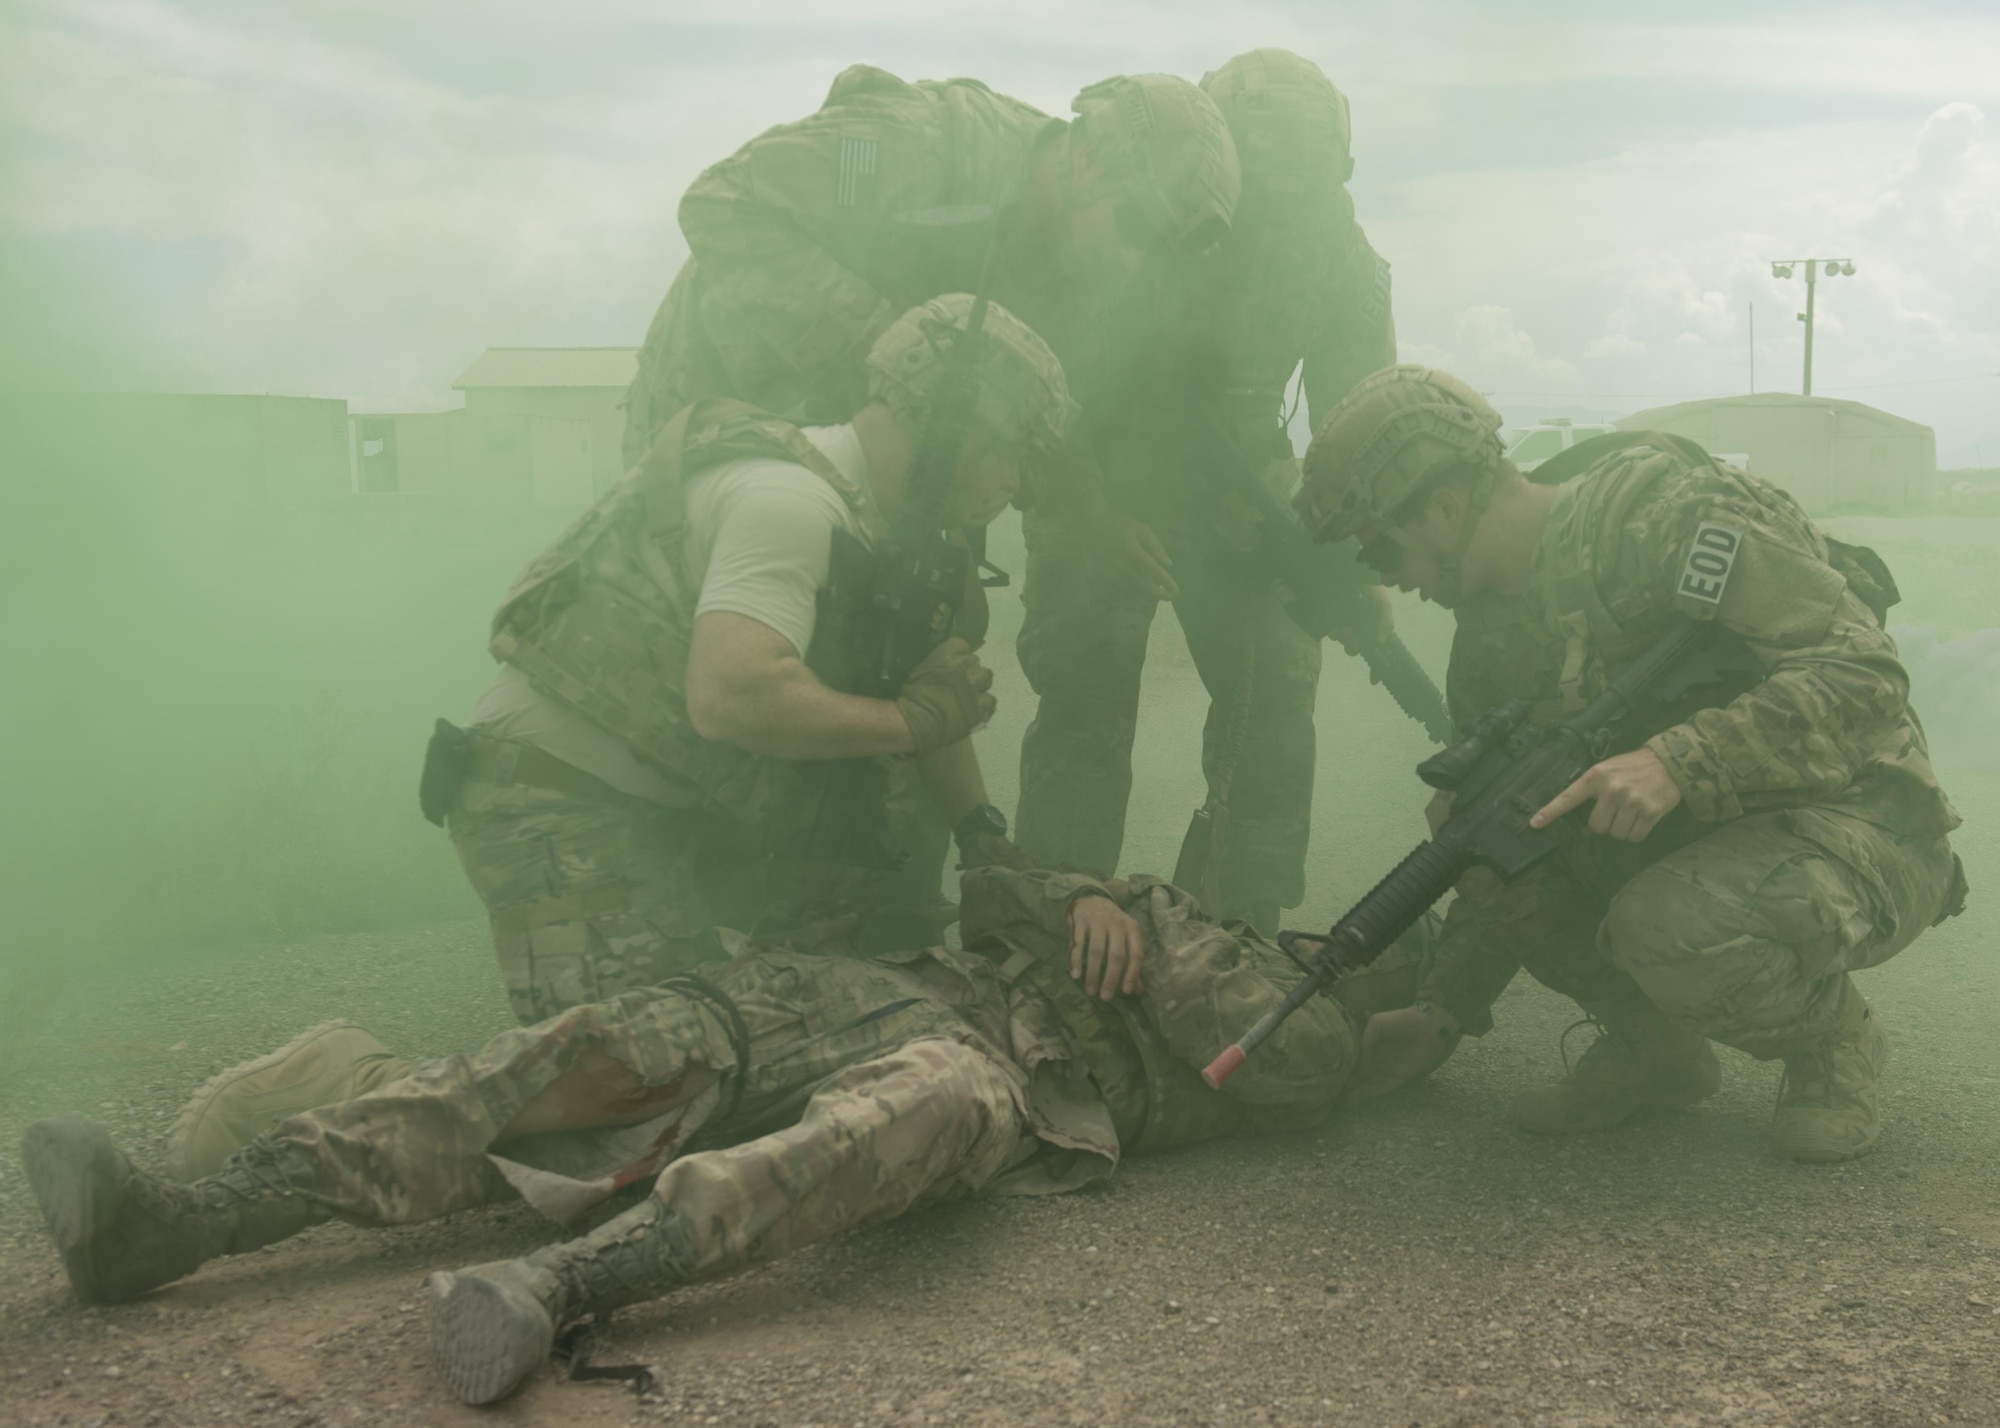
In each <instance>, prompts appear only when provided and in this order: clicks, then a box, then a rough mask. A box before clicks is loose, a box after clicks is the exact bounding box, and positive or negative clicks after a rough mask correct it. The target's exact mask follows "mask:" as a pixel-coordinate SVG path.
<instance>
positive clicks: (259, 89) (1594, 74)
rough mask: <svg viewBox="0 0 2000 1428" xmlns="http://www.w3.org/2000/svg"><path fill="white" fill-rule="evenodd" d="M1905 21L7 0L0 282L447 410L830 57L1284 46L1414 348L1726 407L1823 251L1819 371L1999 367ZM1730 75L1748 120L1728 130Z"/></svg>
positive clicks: (1992, 239)
mask: <svg viewBox="0 0 2000 1428" xmlns="http://www.w3.org/2000/svg"><path fill="white" fill-rule="evenodd" d="M1753 9H1754V7H1753ZM1906 13H1907V12H1905V11H1902V10H1897V11H1889V10H1887V9H1883V8H1877V9H1872V10H1868V9H1852V8H1850V9H1844V10H1832V11H1827V12H1816V13H1815V15H1814V19H1813V23H1812V24H1810V25H1802V24H1799V23H1795V22H1794V21H1793V20H1792V19H1791V18H1790V17H1789V16H1788V17H1787V18H1786V19H1785V20H1784V21H1783V22H1782V23H1780V22H1778V21H1774V20H1772V19H1769V18H1759V17H1758V16H1757V15H1755V14H1754V13H1753V14H1751V15H1750V16H1749V17H1748V18H1747V19H1745V20H1743V21H1740V22H1735V23H1731V24H1726V25H1720V24H1703V25H1681V26H1674V25H1650V26H1644V27H1635V26H1630V25H1624V26H1620V25H1617V24H1612V23H1607V22H1603V21H1602V20H1600V19H1599V18H1598V15H1597V13H1594V12H1585V18H1584V19H1581V20H1577V21H1573V22H1572V21H1568V20H1562V21H1541V22H1536V21H1535V20H1533V19H1532V18H1523V17H1521V16H1518V15H1516V14H1514V13H1512V12H1509V13H1508V14H1506V15H1501V14H1498V13H1497V12H1493V11H1491V10H1489V9H1483V8H1481V7H1477V6H1472V5H1463V6H1454V5H1449V4H1438V3H1431V4H1428V5H1418V6H1417V7H1416V12H1415V18H1412V15H1411V12H1410V11H1409V10H1408V9H1407V8H1406V9H1403V10H1399V11H1397V12H1394V13H1391V12H1384V13H1382V14H1381V15H1375V14H1373V13H1364V12H1361V11H1353V10H1347V11H1341V12H1339V15H1338V18H1336V19H1332V20H1329V19H1328V18H1327V12H1326V11H1325V10H1324V8H1323V7H1317V6H1310V5H1306V4H1303V3H1295V4H1285V3H1278V0H1264V3H1260V4H1252V5H1245V6H1234V7H1216V6H1209V5H1198V4H1194V3H1189V2H1188V0H1181V2H1180V3H1173V4H1160V3H1143V0H1113V3H1111V4H1109V5H1105V6H1091V7H1081V8H1079V7H1076V6H1074V5H1068V4H1058V3H1056V0H1024V2H1023V3H1022V4H1020V5H1016V6H1013V7H1011V8H1008V9H1004V10H995V9H994V8H993V7H991V6H973V5H970V4H961V5H943V6H940V5H937V4H933V3H930V0H834V3H832V4H825V5H818V6H813V7H805V6H802V5H797V4H789V3H780V0H743V2H742V3H736V4H728V5H725V4H721V3H706V0H704V3H703V4H701V5H700V6H693V5H679V6H670V7H661V6H657V5H653V4H649V3H641V0H577V4H576V5H574V6H572V7H565V9H564V10H563V12H562V14H561V16H560V17H559V18H557V17H554V16H553V13H552V12H549V11H547V10H546V9H545V8H543V7H540V6H535V5H527V4H523V3H521V0H482V3H480V4H477V5H471V4H463V3H440V4H438V5H436V6H425V7H417V8H416V9H414V10H413V9H412V8H411V7H407V6H401V5H392V4H388V3H386V0H356V4H354V5H352V6H345V7H342V8H341V12H340V16H339V18H338V20H337V21H336V20H335V19H331V18H327V17H326V15H325V14H323V13H322V12H319V11H316V10H314V11H305V10H300V9H297V8H294V7H271V6H266V5H260V4H251V3H247V0H205V3H203V4H201V5H198V6H197V5H195V4H192V3H186V2H185V0H71V3H62V4H58V3H56V0H27V3H25V4H19V5H17V6H15V7H13V8H12V9H11V10H9V11H7V12H6V13H5V14H0V125H4V126H5V127H6V130H7V139H8V140H9V142H8V144H7V145H6V146H5V148H6V150H7V152H6V154H5V157H7V158H8V159H9V160H10V161H11V165H12V167H11V170H10V172H9V173H8V175H7V179H6V182H5V183H0V245H5V246H4V247H0V263H7V264H9V265H10V266H12V267H13V268H14V269H15V270H16V271H17V272H28V271H32V272H35V273H38V274H41V275H42V277H41V281H43V283H44V286H46V287H47V288H48V289H49V290H50V292H51V295H52V301H56V302H59V303H69V304H70V305H71V309H73V310H82V308H83V307H84V306H87V305H88V304H89V303H90V302H91V301H93V300H95V301H97V302H98V304H99V306H100V307H106V308H108V309H110V310H109V311H108V312H107V313H106V314H105V315H104V317H103V321H104V326H105V331H106V333H107V334H108V335H110V336H112V337H115V338H116V340H118V341H119V342H122V343H124V344H126V345H128V346H131V347H138V346H140V345H148V344H149V345H150V346H151V347H152V348H154V349H156V351H157V352H158V353H159V354H160V357H159V362H158V364H157V365H158V367H159V370H160V371H161V372H163V373H164V374H165V375H164V377H163V378H162V380H166V381H169V382H171V383H175V384H182V385H188V384H200V385H205V386H211V387H223V388H233V389H237V390H251V391H261V390H297V391H310V392H318V393H325V394H331V395H347V396H351V397H354V398H357V399H360V400H362V401H366V402H369V403H371V404H406V403H438V402H449V401H451V400H454V398H453V396H452V394H451V393H450V392H449V391H448V388H447V384H448V382H449V381H450V379H451V377H452V376H453V375H454V374H455V372H456V371H457V370H458V369H459V367H460V366H461V365H462V364H463V363H464V361H466V360H467V359H468V358H470V357H471V356H472V355H473V354H474V353H476V352H477V351H478V350H479V349H480V348H481V347H483V346H486V345H489V344H495V343H503V342H518V343H561V342H635V341H637V340H638V339H639V337H640V336H641V334H642V333H643V331H644V327H645V323H646V321H647V319H648V318H649V317H650V315H651V312H652V309H653V306H654V305H655V304H656V303H657V301H658V298H659V295H660V293H661V292H663V291H664V289H665V287H666V284H667V282H668V280H669V279H670V277H671V275H672V272H673V269H674V268H675V266H676V265H677V264H678V262H679V259H680V257H681V255H682V253H683V251H684V249H683V245H682V243H681V240H680V235H679V232H678V229H677V226H676V224H675V219H674V208H675V204H676V201H677V199H678V197H679V194H680V192H681V191H682V189H683V188H685V186H686V184H687V183H688V182H689V180H690V179H692V178H693V176H694V175H695V173H696V172H698V171H699V170H700V168H701V167H702V166H703V165H705V164H706V163H709V162H712V161H713V160H714V159H716V158H718V157H720V156H722V155H723V154H725V153H727V152H728V151H729V150H730V149H732V148H733V147H734V146H735V145H737V144H738V143H740V142H742V141H743V140H744V139H745V138H747V137H749V136H750V135H752V134H754V133H756V132H757V131H758V130H760V129H762V128H764V127H766V126H768V125H770V124H772V123H776V122H780V121H782V120H784V119H787V118H790V117H794V116H796V115H799V114H802V113H805V112H807V111H809V110H811V109H812V108H813V107H814V106H815V105H817V104H818V102H819V100H820V98H821V96H822V95H823V94H824V93H825V89H826V85H827V82H828V80H829V79H830V78H831V77H832V74H833V73H834V72H835V71H836V70H837V69H838V68H839V67H841V66H842V65H844V64H846V63H850V62H853V61H855V60H859V59H868V60H871V61H874V62H878V63H884V64H888V65H890V66H892V67H895V68H898V69H899V71H900V72H904V73H907V74H910V75H913V76H914V75H923V74H951V73H968V72H969V73H976V74H980V75H981V76H982V77H984V78H987V79H988V80H990V81H991V82H993V83H994V84H995V85H996V87H998V88H1001V89H1003V90H1006V91H1009V92H1013V93H1017V94H1020V95H1021V96H1022V97H1024V98H1027V99H1029V100H1030V101H1031V102H1035V103H1038V104H1041V105H1042V106H1044V107H1045V108H1050V109H1052V110H1058V111H1060V110H1061V109H1062V108H1064V107H1065V106H1066V104H1067V101H1068V97H1069V95H1070V94H1071V93H1072V92H1073V90H1074V89H1075V87H1076V86H1077V85H1078V84H1080V83H1082V82H1084V81H1086V80H1088V79H1092V78H1096V77H1098V76H1100V75H1101V74H1103V73H1108V72H1111V71H1113V70H1117V69H1126V70H1137V69H1148V68H1164V69H1170V70H1174V71H1177V72H1180V73H1185V74H1190V75H1193V74H1198V73H1199V72H1200V71H1201V70H1203V69H1205V68H1208V67H1210V66H1212V65H1213V64H1214V63H1216V62H1217V61H1219V60H1220V59H1221V58H1223V57H1224V56H1226V55H1227V54H1229V53H1231V52H1233V51H1236V50H1239V49H1243V48H1247V47H1249V46H1251V45H1253V44H1281V45H1291V46H1294V47H1296V48H1299V49H1301V50H1302V51H1304V52H1306V53H1309V54H1312V55H1314V56H1315V57H1318V58H1320V59H1321V60H1322V61H1323V62H1324V63H1325V64H1326V65H1327V66H1328V68H1329V69H1330V71H1331V72H1332V73H1333V74H1334V76H1335V78H1336V80H1337V81H1339V82H1341V83H1342V84H1343V86H1345V87H1347V88H1348V89H1349V90H1350V92H1351V93H1352V94H1353V96H1354V101H1355V116H1356V122H1357V126H1358V128H1359V130H1360V132H1361V133H1362V134H1363V135H1364V136H1366V138H1365V139H1364V142H1363V145H1362V162H1363V168H1362V174H1363V184H1362V186H1361V187H1360V188H1359V189H1357V193H1358V194H1359V195H1360V198H1361V201H1362V217H1363V220H1364V222H1365V223H1366V224H1367V226H1368V229H1369V232H1370V235H1371V237H1373V238H1374V239H1375V241H1376V244H1377V246H1378V247H1379V248H1381V249H1382V250H1383V251H1384V252H1385V254H1386V255H1387V256H1388V257H1390V259H1391V260H1392V261H1393V262H1394V263H1395V265H1396V293H1397V319H1398V326H1399V331H1400V333H1401V336H1402V338H1403V341H1404V350H1405V351H1406V352H1407V353H1409V354H1410V355H1412V356H1414V357H1417V358H1419V359H1420V360H1431V361H1436V362H1438V363H1439V364H1440V365H1445V366H1452V365H1458V366H1461V367H1463V368H1465V369H1466V370H1467V375H1469V376H1471V377H1473V378H1474V380H1476V381H1478V382H1479V383H1480V384H1481V385H1482V386H1488V387H1492V388H1495V389H1499V388H1502V387H1505V388H1518V389H1520V391H1521V392H1523V393H1534V394H1540V393H1556V394H1567V395H1568V396H1571V397H1574V398H1575V399H1576V400H1577V401H1579V402H1586V401H1588V402H1595V403H1599V404H1604V405H1616V404H1623V405H1625V406H1628V407H1629V406H1632V405H1640V404H1648V403H1650V401H1651V400H1653V399H1655V398H1661V399H1664V398H1667V397H1672V396H1688V395H1700V394H1705V393H1713V392H1718V391H1728V390H1736V389H1740V388H1741V387H1742V386H1743V385H1744V384H1745V383H1747V381H1748V375H1749V374H1748V365H1749V357H1750V353H1749V333H1748V319H1749V314H1748V311H1747V308H1748V305H1749V304H1750V303H1752V302H1754V303H1755V304H1756V312H1757V318H1756V329H1757V333H1756V335H1757V370H1758V380H1759V383H1760V385H1763V386H1767V387H1768V386H1770V385H1773V384H1774V383H1776V382H1778V381H1780V380H1783V381H1785V382H1788V383H1789V382H1790V381H1792V380H1795V373H1796V370H1797V364H1798V357H1799V338H1798V325H1797V324H1796V323H1795V322H1793V321H1792V317H1791V314H1792V312H1793V311H1794V310H1795V309H1796V308H1798V307H1800V306H1802V305H1803V298H1804V292H1803V285H1802V284H1801V283H1800V282H1799V281H1798V280H1797V279H1796V278H1795V279H1793V280H1791V281H1789V282H1785V281H1780V280H1776V279H1774V278H1772V277H1771V276H1770V271H1769V262H1770V260H1771V259H1772V258H1775V257H1786V256H1794V255H1803V254H1827V255H1829V256H1832V255H1837V256H1843V257H1848V256H1851V257H1852V258H1853V259H1854V260H1855V262H1856V266H1857V274H1856V276H1855V277H1853V278H1841V279H1839V280H1837V281H1834V282H1829V283H1828V284H1826V285H1825V286H1823V287H1822V289H1821V292H1820V296H1821V299H1822V311H1823V313H1824V322H1823V324H1822V326H1821V328H1820V336H1821V339H1822V340H1821V343H1820V351H1819V353H1818V364H1819V381H1820V385H1821V386H1822V388H1823V389H1832V388H1836V387H1856V388H1858V387H1862V386H1864V385H1865V384H1869V383H1884V382H1892V381H1909V380H1913V379H1926V378H1930V377H1933V376H1953V375H1959V374H1964V373H1970V372H1981V371H1985V372H1992V371H1996V370H2000V280H1996V278H1995V274H1996V272H2000V200H1996V195H2000V146H1996V143H1995V140H1994V139H1993V138H1992V137H1991V135H1990V133H1989V123H1988V117H1987V116H1988V114H1990V113H1994V112H2000V108H1996V105H2000V93H1996V89H2000V71H1996V70H1995V69H1994V67H1992V66H1991V65H1990V64H1989V63H1987V61H1988V58H1989V57H1990V56H1991V55H1992V54H1993V53H1995V52H2000V21H1994V20H1991V19H1988V18H1985V17H1979V16H1971V15H1949V14H1947V15H1928V16H1921V17H1919V18H1915V19H1910V18H1906ZM758 26H762V27H763V28H762V29H759V28H757V27H758ZM1607 81H1615V82H1616V83H1615V85H1613V86H1612V87H1610V88H1607V87H1606V82H1607ZM1649 84H1651V85H1654V86H1655V87H1654V88H1647V86H1648V85H1649ZM1659 85H1670V86H1674V87H1673V88H1669V89H1662V88H1659V87H1657V86H1659ZM1732 87H1734V88H1732ZM1724 91H1728V92H1729V93H1733V94H1736V95H1737V96H1738V99H1739V100H1740V99H1741V98H1742V96H1743V95H1745V94H1749V93H1754V94H1755V95H1756V96H1757V101H1756V103H1755V104H1746V103H1742V102H1739V103H1736V104H1735V106H1734V108H1733V109H1730V110H1729V112H1733V113H1737V114H1738V115H1739V116H1741V117H1739V118H1738V119H1737V121H1736V122H1735V123H1734V125H1733V127H1719V126H1718V123H1717V121H1716V119H1715V113H1716V112H1718V106H1717V105H1715V104H1713V103H1710V102H1709V96H1711V95H1712V94H1716V93H1722V92H1724ZM1662 95H1667V96H1668V98H1666V99H1664V100H1663V99H1662ZM1774 96H1775V97H1774ZM1785 96H1793V97H1792V98H1786V97H1785ZM1842 96H1849V97H1850V98H1851V99H1852V100H1853V102H1852V103H1851V104H1843V102H1842ZM1913 98H1917V99H1921V100H1922V103H1923V106H1924V107H1923V108H1922V109H1918V110H1915V111H1914V112H1912V111H1911V110H1910V108H1909V105H1908V104H1907V103H1906V102H1903V101H1908V100H1911V99H1913ZM1891 100H1895V101H1898V102H1897V103H1891V102H1889V101H1891ZM1662 104H1665V105H1666V106H1667V107H1666V108H1660V107H1659V106H1661V105H1662ZM1571 106H1574V117H1573V121H1570V120H1566V121H1565V122H1563V123H1561V124H1559V125H1558V126H1556V129H1555V130H1554V131H1553V137H1552V136H1551V135H1552V131H1551V129H1550V127H1549V125H1548V123H1547V122H1546V121H1547V119H1548V117H1549V116H1550V115H1551V114H1555V115H1558V116H1560V115H1565V114H1569V113H1570V112H1571V108H1570V107H1571ZM1982 106H1983V110H1982ZM1720 107H1721V108H1725V109H1727V108H1729V106H1720ZM1925 112H1928V113H1929V114H1930V118H1929V119H1928V121H1923V120H1921V119H1920V118H1919V117H1918V116H1919V115H1921V114H1922V113H1925ZM1468 116H1470V117H1468ZM1614 134H1616V135H1622V136H1623V137H1622V138H1621V137H1609V136H1611V135H1614ZM1496 136H1497V139H1498V140H1499V141H1500V142H1496ZM1510 136H1518V138H1519V142H1518V145H1517V146H1516V147H1514V148H1511V149H1509V148H1508V147H1506V142H1505V141H1506V140H1508V139H1509V138H1510ZM1440 169H1443V170H1444V171H1439V170H1440ZM30 261H32V263H33V264H35V265H39V266H35V267H33V268H32V269H31V268H30V267H27V266H24V264H27V263H29V262H30ZM93 295H96V296H95V298H93ZM1874 390H1876V389H1874V388H1870V389H1869V391H1857V392H1856V393H1855V394H1856V395H1861V396H1868V395H1869V392H1870V391H1874ZM1991 394H1992V388H1991V386H1990V384H1989V385H1988V386H1987V387H1984V388H1981V387H1978V386H1977V385H1973V386H1966V385H1963V384H1961V385H1957V386H1953V385H1950V384H1941V385H1937V386H1921V387H1908V388H1887V389H1881V399H1882V400H1883V401H1884V402H1885V404H1890V405H1893V406H1895V408H1896V409H1898V410H1901V411H1904V412H1906V413H1908V414H1910V415H1914V416H1918V417H1919V418H1921V419H1925V420H1931V421H1934V422H1936V423H1938V424H1939V425H1940V427H1941V431H1940V437H1941V446H1943V447H1945V448H1946V449H1954V448H1955V444H1958V443H1963V442H1965V441H1968V440H1971V439H1972V436H1971V434H1973V433H1977V432H1982V431H1989V430H1990V429H1991V425H1992V423H1991V418H1990V417H1989V416H1988V415H1987V414H1986V413H1987V412H1988V411H1989V410H1990V406H1991V403H1990V397H1991ZM1628 398H1629V399H1628ZM1947 428H1948V429H1947ZM1954 432H1956V433H1958V434H1957V435H1953V433H1954Z"/></svg>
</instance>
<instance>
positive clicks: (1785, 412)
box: [1618, 392, 1937, 513]
mask: <svg viewBox="0 0 2000 1428" xmlns="http://www.w3.org/2000/svg"><path fill="white" fill-rule="evenodd" d="M1618 425H1619V426H1620V427H1621V428H1623V429H1625V430H1627V431H1666V432H1672V433H1674V434H1675V435H1677V436H1685V437H1688V438H1690V439H1692V440H1694V441H1697V442H1700V443H1701V444H1702V445H1703V446H1705V447H1707V448H1708V449H1709V450H1710V451H1713V452H1716V453H1717V454H1725V453H1726V454H1739V453H1740V454H1747V455H1748V456H1749V458H1750V469H1751V470H1752V471H1754V472H1755V473H1756V474H1757V475H1759V476H1762V477H1763V478H1764V479H1765V480H1767V481H1771V482H1773V483H1775V484H1777V485H1779V486H1782V487H1784V488H1785V489H1786V490H1787V491H1790V492H1791V493H1792V495H1794V496H1795V497H1797V498H1798V501H1799V503H1800V504H1801V505H1803V506H1804V507H1805V508H1806V509H1807V510H1808V511H1812V512H1816V513H1817V512H1823V511H1831V510H1838V509H1863V510H1908V509H1912V508H1918V507H1923V506H1926V505H1928V504H1929V503H1930V502H1931V500H1932V499H1933V498H1934V497H1935V496H1936V494H1937V491H1936V487H1937V438H1936V436H1935V435H1934V434H1933V433H1932V431H1931V429H1930V428H1929V427H1927V426H1924V425H1922V424H1921V423H1918V422H1913V421H1909V420H1906V419H1905V418H1903V417H1899V416H1895V415H1892V414H1891V413H1889V412H1885V411H1882V410H1881V409H1880V408H1877V407H1871V406H1866V405H1864V404H1863V403H1861V402H1844V401H1841V400H1839V399H1838V398H1836V397H1803V396H1799V395H1797V394H1795V393H1791V392H1763V393H1759V394H1758V395H1756V396H1747V397H1715V398H1712V399H1710V400H1708V401H1700V402H1681V403H1679V404H1678V405H1675V406H1670V407H1654V408H1652V409H1651V410H1649V411H1643V412H1634V413H1633V414H1632V415H1631V416H1628V417H1626V418H1625V419H1624V420H1622V421H1620V422H1619V423H1618Z"/></svg>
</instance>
